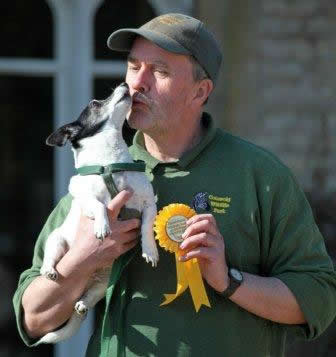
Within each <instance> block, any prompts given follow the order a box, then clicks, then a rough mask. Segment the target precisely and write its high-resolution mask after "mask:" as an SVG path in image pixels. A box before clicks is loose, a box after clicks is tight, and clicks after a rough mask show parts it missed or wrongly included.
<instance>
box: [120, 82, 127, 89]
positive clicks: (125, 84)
mask: <svg viewBox="0 0 336 357" xmlns="http://www.w3.org/2000/svg"><path fill="white" fill-rule="evenodd" d="M120 86H121V87H126V88H128V84H127V83H126V82H123V83H121V84H120Z"/></svg>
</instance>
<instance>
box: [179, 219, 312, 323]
mask: <svg viewBox="0 0 336 357" xmlns="http://www.w3.org/2000/svg"><path fill="white" fill-rule="evenodd" d="M187 225H188V227H187V229H186V231H185V233H184V235H183V238H184V241H183V243H182V244H181V249H183V250H184V251H185V254H184V255H183V257H182V258H181V261H187V260H189V259H192V258H198V261H199V265H200V269H201V271H202V275H203V277H204V279H205V280H206V281H207V283H208V284H209V285H210V286H211V287H212V288H214V289H215V290H217V291H219V292H221V291H224V290H225V289H226V288H227V286H228V281H229V278H228V267H227V264H226V260H225V244H224V239H223V237H222V235H221V234H220V232H219V230H218V228H217V224H216V221H215V219H214V217H213V216H212V215H210V214H203V215H197V216H194V217H192V218H190V219H189V221H188V222H187ZM243 276H244V282H243V283H242V285H241V286H240V287H239V288H238V289H237V290H236V291H235V293H234V294H233V295H232V296H231V297H230V299H231V300H232V301H233V302H235V303H236V304H238V305H239V306H241V307H242V308H244V309H245V310H247V311H249V312H251V313H253V314H255V315H257V316H260V317H263V318H265V319H267V320H271V321H275V322H279V323H285V324H303V323H305V322H306V320H305V317H304V315H303V313H302V311H301V309H300V306H299V305H298V303H297V301H296V299H295V297H294V295H293V294H292V292H291V291H290V290H289V289H288V287H287V286H286V285H285V284H284V283H283V282H282V281H281V280H279V279H277V278H272V277H261V276H257V275H252V274H248V273H243Z"/></svg>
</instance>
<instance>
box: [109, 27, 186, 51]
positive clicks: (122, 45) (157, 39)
mask: <svg viewBox="0 0 336 357" xmlns="http://www.w3.org/2000/svg"><path fill="white" fill-rule="evenodd" d="M137 36H142V37H144V38H145V39H146V40H148V41H151V42H153V43H155V44H156V45H157V46H159V47H161V48H163V49H164V50H167V51H169V52H174V53H178V54H182V55H190V54H191V53H190V52H189V51H188V50H187V49H186V48H185V47H183V46H182V45H180V44H179V43H178V42H177V41H175V40H173V39H172V38H170V37H168V36H166V35H165V34H163V33H158V32H154V31H149V30H145V29H121V30H117V31H115V32H113V33H112V34H111V35H110V36H109V38H108V39H107V46H108V47H109V48H110V49H111V50H114V51H121V52H129V51H130V50H131V48H132V45H133V41H134V40H135V38H136V37H137Z"/></svg>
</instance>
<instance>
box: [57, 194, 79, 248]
mask: <svg viewBox="0 0 336 357" xmlns="http://www.w3.org/2000/svg"><path fill="white" fill-rule="evenodd" d="M80 217H81V208H80V206H79V204H78V202H77V201H76V200H75V199H74V200H72V203H71V208H70V211H69V213H68V215H67V216H66V218H65V220H64V222H63V224H62V225H61V227H60V228H59V229H60V235H61V237H62V238H63V239H64V240H65V241H66V243H67V244H68V246H69V247H71V246H72V245H73V242H74V239H75V237H76V232H77V229H78V225H79V220H80Z"/></svg>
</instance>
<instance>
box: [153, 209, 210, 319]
mask: <svg viewBox="0 0 336 357" xmlns="http://www.w3.org/2000/svg"><path fill="white" fill-rule="evenodd" d="M195 214H196V212H195V211H194V210H193V209H191V208H190V207H189V206H187V205H184V204H180V203H172V204H170V205H168V206H166V207H164V208H163V209H161V210H160V212H159V213H158V215H157V216H156V219H155V222H154V231H155V233H156V239H157V240H158V241H159V245H160V246H161V247H162V248H164V249H165V250H167V251H169V252H171V253H175V260H176V278H177V287H176V293H175V294H164V296H165V301H164V302H163V303H162V304H161V305H160V306H162V305H167V304H169V303H170V302H172V301H173V300H175V299H176V298H177V297H178V296H179V295H181V294H182V293H183V292H184V291H185V290H186V289H187V288H188V287H189V289H190V292H191V296H192V300H193V302H194V306H195V310H196V312H198V311H199V309H200V308H201V306H202V305H206V306H208V307H211V306H210V302H209V299H208V296H207V293H206V291H205V287H204V284H203V279H202V275H201V271H200V268H199V265H198V262H197V259H196V258H194V259H191V260H189V261H187V262H180V261H179V256H181V254H182V253H183V252H182V250H180V243H181V242H182V241H183V238H182V234H183V232H184V231H185V229H186V222H187V220H188V219H189V218H191V217H192V216H194V215H195Z"/></svg>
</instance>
